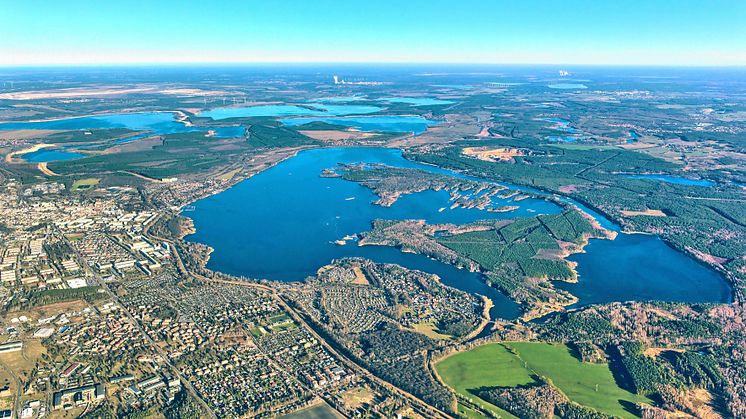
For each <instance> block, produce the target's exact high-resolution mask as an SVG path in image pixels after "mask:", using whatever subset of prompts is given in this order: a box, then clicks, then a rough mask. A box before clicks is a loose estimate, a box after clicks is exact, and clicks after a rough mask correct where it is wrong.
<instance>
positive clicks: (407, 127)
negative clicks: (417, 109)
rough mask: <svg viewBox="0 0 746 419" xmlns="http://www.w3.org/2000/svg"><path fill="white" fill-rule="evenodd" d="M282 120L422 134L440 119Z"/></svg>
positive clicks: (409, 117) (292, 122)
mask: <svg viewBox="0 0 746 419" xmlns="http://www.w3.org/2000/svg"><path fill="white" fill-rule="evenodd" d="M280 121H281V122H282V123H283V124H285V125H287V126H291V127H294V126H299V125H304V124H308V123H310V122H326V123H327V124H335V125H343V126H346V127H352V128H357V129H359V130H361V131H388V132H412V133H414V134H422V133H423V132H425V131H426V130H427V127H429V126H431V125H436V124H438V121H431V120H429V119H425V118H423V117H421V116H413V115H391V116H389V115H380V116H379V115H375V116H355V117H346V118H324V117H307V118H285V119H282V120H280Z"/></svg>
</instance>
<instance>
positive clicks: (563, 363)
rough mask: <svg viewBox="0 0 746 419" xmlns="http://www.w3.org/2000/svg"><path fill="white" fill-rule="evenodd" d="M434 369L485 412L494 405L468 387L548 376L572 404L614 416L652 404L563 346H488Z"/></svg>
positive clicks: (525, 381)
mask: <svg viewBox="0 0 746 419" xmlns="http://www.w3.org/2000/svg"><path fill="white" fill-rule="evenodd" d="M436 369H437V370H438V374H439V375H440V376H441V378H442V379H443V381H445V382H446V384H448V385H449V386H450V387H452V388H453V389H454V390H456V391H457V392H459V393H461V394H463V395H465V396H467V397H469V398H471V399H473V400H474V401H475V402H477V401H479V402H480V403H479V404H481V405H483V406H485V407H487V408H490V407H493V406H491V405H489V404H488V403H486V402H484V401H481V400H478V399H477V398H476V397H475V396H474V394H472V393H471V392H470V389H477V388H479V387H483V386H484V387H512V386H517V385H523V384H530V383H532V382H534V381H535V380H534V378H533V377H532V376H544V377H546V378H547V379H549V380H551V382H552V383H553V384H554V385H555V386H556V387H557V388H558V389H560V390H561V391H562V392H563V393H564V394H565V395H567V397H568V398H569V399H570V400H572V401H575V402H577V403H579V404H582V405H584V406H587V407H590V408H593V409H596V410H599V411H601V412H604V413H607V414H610V415H615V416H620V417H634V415H632V414H631V413H630V412H629V411H627V410H626V409H625V407H624V406H623V405H622V402H628V404H634V403H637V402H650V400H649V399H647V398H645V397H642V396H638V395H635V394H633V393H630V392H628V391H626V390H624V389H622V388H620V387H619V386H617V384H616V382H615V381H614V377H613V375H612V373H611V370H609V366H608V365H606V364H591V363H587V362H581V361H580V360H578V359H577V358H575V357H574V356H573V355H572V354H571V353H570V350H569V349H568V348H567V346H565V345H563V344H549V343H532V342H511V343H493V344H487V345H483V346H480V347H477V348H475V349H472V350H470V351H466V352H462V353H459V354H456V355H453V356H451V357H448V358H446V359H444V360H443V361H441V362H439V363H438V364H437V365H436ZM596 385H598V390H596ZM493 410H494V409H493ZM498 413H499V411H498Z"/></svg>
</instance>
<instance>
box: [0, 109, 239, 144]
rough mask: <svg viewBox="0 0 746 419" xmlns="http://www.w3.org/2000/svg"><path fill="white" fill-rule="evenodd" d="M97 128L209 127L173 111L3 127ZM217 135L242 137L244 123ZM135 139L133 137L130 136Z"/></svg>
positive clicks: (158, 130)
mask: <svg viewBox="0 0 746 419" xmlns="http://www.w3.org/2000/svg"><path fill="white" fill-rule="evenodd" d="M96 128H127V129H131V130H136V131H152V132H153V133H155V134H174V133H181V132H194V131H204V132H207V130H208V128H200V127H190V126H187V125H185V124H184V123H181V122H179V121H177V120H176V119H174V114H173V113H172V112H136V113H114V114H106V115H96V116H85V117H80V118H65V119H58V120H52V121H38V122H4V123H0V129H5V130H7V129H50V130H82V129H96ZM214 130H215V131H216V134H217V136H218V137H234V136H235V137H240V136H242V135H243V127H240V126H235V127H219V128H215V129H214ZM129 140H130V141H133V140H132V139H129Z"/></svg>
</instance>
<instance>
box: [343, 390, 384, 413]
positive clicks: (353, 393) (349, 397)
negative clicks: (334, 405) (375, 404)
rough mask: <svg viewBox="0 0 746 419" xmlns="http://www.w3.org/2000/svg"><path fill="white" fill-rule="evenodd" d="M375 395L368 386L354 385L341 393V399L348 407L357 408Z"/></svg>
mask: <svg viewBox="0 0 746 419" xmlns="http://www.w3.org/2000/svg"><path fill="white" fill-rule="evenodd" d="M375 396H376V395H375V393H373V391H372V390H371V389H369V388H368V387H356V388H353V389H350V390H347V391H345V392H344V393H342V400H344V403H345V406H347V407H348V408H350V409H357V408H358V407H360V406H362V405H363V404H366V403H370V402H372V401H373V399H374V398H375Z"/></svg>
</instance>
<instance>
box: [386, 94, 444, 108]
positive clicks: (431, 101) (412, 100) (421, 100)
mask: <svg viewBox="0 0 746 419" xmlns="http://www.w3.org/2000/svg"><path fill="white" fill-rule="evenodd" d="M378 100H382V101H385V102H392V103H406V104H409V105H412V106H432V105H450V104H453V103H456V102H453V101H451V100H441V99H435V98H431V97H399V96H395V97H382V98H380V99H378Z"/></svg>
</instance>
